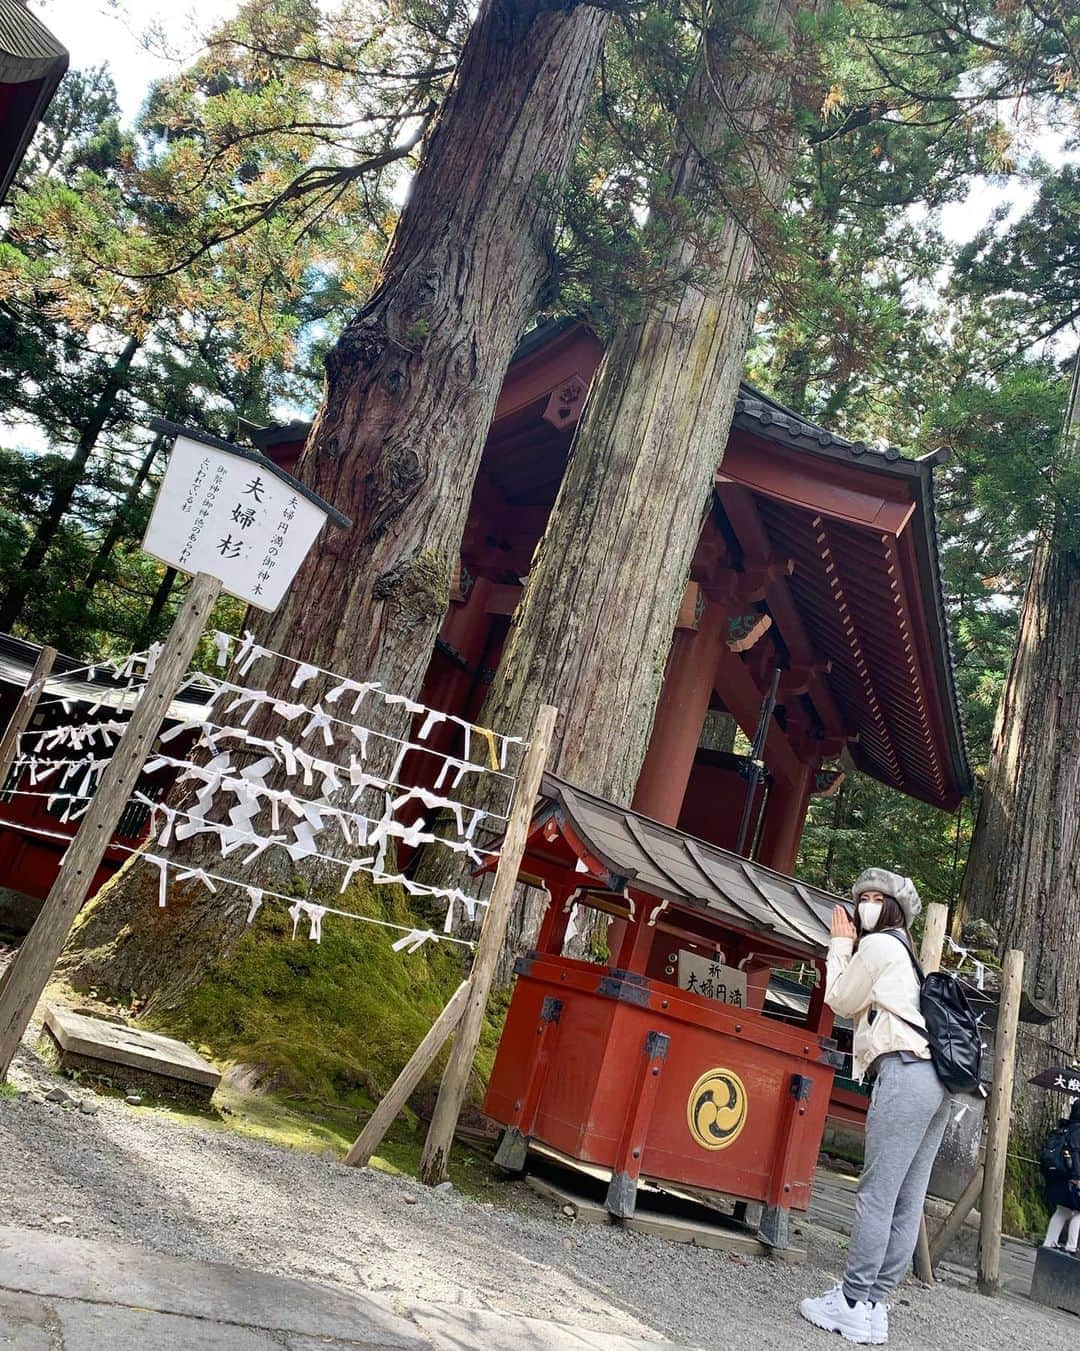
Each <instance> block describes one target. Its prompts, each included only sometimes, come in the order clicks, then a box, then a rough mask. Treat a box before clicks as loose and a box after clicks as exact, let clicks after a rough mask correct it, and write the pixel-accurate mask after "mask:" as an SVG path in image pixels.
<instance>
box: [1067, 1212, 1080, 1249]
mask: <svg viewBox="0 0 1080 1351" xmlns="http://www.w3.org/2000/svg"><path fill="white" fill-rule="evenodd" d="M1078 1243H1080V1210H1073V1211H1070V1212H1069V1234H1068V1237H1067V1238H1066V1240H1065V1250H1066V1252H1071V1253H1075V1252H1076V1247H1077V1244H1078Z"/></svg>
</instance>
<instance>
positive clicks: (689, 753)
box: [633, 604, 726, 826]
mask: <svg viewBox="0 0 1080 1351" xmlns="http://www.w3.org/2000/svg"><path fill="white" fill-rule="evenodd" d="M725 621H726V615H725V613H724V610H723V608H722V607H721V606H719V605H715V604H707V605H706V606H705V609H704V611H703V613H702V615H701V618H700V620H699V621H698V627H697V632H696V633H694V632H689V631H687V630H686V629H678V630H677V631H676V633H675V637H674V638H673V640H672V643H671V655H670V656H669V657H668V664H667V671H666V673H665V675H664V686H663V689H662V690H661V692H660V701H659V703H658V704H657V706H656V717H655V718H654V720H653V730H652V737H651V738H650V740H649V749H648V752H647V753H646V756H645V763H644V764H643V765H642V767H641V774H640V775H639V776H638V784H637V791H636V792H635V793H634V804H633V805H634V810H635V811H637V812H641V813H642V815H643V816H651V817H652V818H653V820H654V821H660V822H662V823H663V824H664V825H666V826H673V825H675V824H677V822H678V820H679V813H680V811H681V810H682V804H683V798H684V797H685V796H686V785H687V784H688V783H689V782H690V774H691V771H692V770H693V768H694V757H695V755H696V754H697V748H698V742H699V741H700V739H701V729H702V727H703V726H704V724H705V715H706V713H708V711H709V701H710V700H711V699H712V691H713V682H714V681H715V679H716V666H717V662H718V661H719V659H720V648H721V646H722V645H723V644H722V639H723V634H724V632H725V628H724V625H725Z"/></svg>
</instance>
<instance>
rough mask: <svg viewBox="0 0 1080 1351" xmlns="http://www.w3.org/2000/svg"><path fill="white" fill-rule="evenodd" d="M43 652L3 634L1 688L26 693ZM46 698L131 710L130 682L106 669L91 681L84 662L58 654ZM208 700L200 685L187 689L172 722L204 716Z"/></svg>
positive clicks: (175, 706) (176, 701)
mask: <svg viewBox="0 0 1080 1351" xmlns="http://www.w3.org/2000/svg"><path fill="white" fill-rule="evenodd" d="M40 651H41V647H40V645H39V644H38V643H28V642H27V641H26V640H25V639H23V638H16V637H15V635H14V634H12V633H0V686H3V685H10V686H13V687H14V688H15V689H17V690H24V689H25V688H26V686H27V685H28V684H29V682H30V673H31V672H32V671H33V669H34V663H35V662H36V661H37V659H38V654H39V653H40ZM45 697H52V698H59V699H71V700H76V699H78V700H80V701H82V702H84V703H85V702H89V703H91V704H94V703H100V704H101V705H102V706H103V707H105V708H118V709H130V707H131V693H130V691H129V689H128V685H127V681H125V680H118V679H115V678H114V677H113V676H112V673H111V672H110V671H109V669H108V668H107V667H104V666H103V667H99V668H98V669H97V671H96V672H95V674H94V678H93V680H91V679H90V673H89V671H88V670H87V668H86V665H85V663H81V662H78V661H76V660H75V658H74V657H67V656H65V655H64V654H63V653H60V654H58V656H57V658H56V661H55V662H54V663H53V672H52V675H51V676H50V677H49V680H48V683H47V685H46V687H45ZM209 697H210V696H209V692H208V691H207V690H204V689H201V688H199V687H197V686H196V687H192V688H189V689H186V690H184V691H183V692H182V693H181V694H179V695H178V696H177V697H176V698H175V699H174V700H173V701H172V703H171V704H170V705H169V712H168V718H169V720H170V721H175V722H184V721H187V720H188V719H193V718H200V717H203V716H205V705H206V701H207V699H208V698H209Z"/></svg>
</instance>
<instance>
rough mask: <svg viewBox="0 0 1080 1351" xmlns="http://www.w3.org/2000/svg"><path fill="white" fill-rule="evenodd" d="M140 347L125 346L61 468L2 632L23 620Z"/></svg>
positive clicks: (11, 588)
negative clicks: (27, 604) (31, 592)
mask: <svg viewBox="0 0 1080 1351" xmlns="http://www.w3.org/2000/svg"><path fill="white" fill-rule="evenodd" d="M139 346H140V340H139V338H137V337H136V336H134V335H132V337H130V338H129V339H128V340H127V342H126V343H125V344H124V347H123V350H122V351H121V352H120V355H119V356H118V357H117V358H116V360H115V361H114V362H113V365H112V367H111V369H110V370H109V374H108V376H107V377H106V379H105V383H104V385H103V386H102V388H101V393H100V394H99V395H98V398H97V402H96V403H95V404H94V406H93V408H92V409H91V410H90V413H89V415H88V416H87V419H86V422H85V423H84V424H83V428H82V431H81V432H80V434H79V440H78V442H77V443H76V446H75V450H74V453H73V454H72V456H71V458H70V459H69V460H67V461H66V462H65V463H64V464H63V465H61V467H60V469H59V471H58V472H57V475H56V478H55V481H54V483H53V491H52V497H51V498H50V500H49V505H48V507H47V508H46V510H45V513H44V515H43V516H42V517H41V519H40V520H39V521H38V524H37V528H36V530H35V531H34V537H33V539H32V540H31V541H30V545H29V547H28V548H27V550H26V553H25V554H24V555H23V557H22V561H21V562H20V564H19V567H18V570H17V571H15V572H14V573H13V574H12V577H11V580H10V581H9V582H8V586H7V590H6V591H5V592H4V596H3V599H2V600H0V629H3V630H7V629H10V628H11V626H12V624H14V623H15V621H16V619H18V617H19V612H20V611H21V610H22V607H23V602H24V601H25V600H26V597H27V596H28V595H29V593H30V588H31V587H32V586H34V585H35V584H36V580H37V572H38V569H39V568H40V567H41V565H42V563H43V562H44V560H45V555H46V554H47V553H48V552H49V546H50V545H51V544H52V542H53V540H54V539H55V538H56V532H57V531H58V530H59V529H60V522H61V521H62V520H63V519H64V516H65V515H66V513H67V511H68V509H69V508H70V506H71V503H72V501H73V500H74V497H75V494H76V492H77V491H78V488H79V484H80V483H81V482H82V477H83V471H84V470H85V469H86V464H87V461H88V460H89V459H90V456H91V455H92V454H93V452H94V447H95V446H96V445H97V442H98V437H99V436H100V435H101V433H102V431H103V430H104V427H105V424H106V423H107V422H108V420H109V417H110V416H111V414H112V411H113V409H114V407H115V406H116V400H117V397H118V396H119V394H120V391H121V390H122V389H123V388H124V384H125V382H126V381H127V377H128V372H129V371H130V370H131V363H132V362H133V361H134V359H135V354H136V352H138V350H139Z"/></svg>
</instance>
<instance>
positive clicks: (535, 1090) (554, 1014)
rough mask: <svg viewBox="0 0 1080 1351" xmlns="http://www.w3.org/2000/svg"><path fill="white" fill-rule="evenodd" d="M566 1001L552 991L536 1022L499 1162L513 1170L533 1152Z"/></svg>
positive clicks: (500, 1164) (497, 1156)
mask: <svg viewBox="0 0 1080 1351" xmlns="http://www.w3.org/2000/svg"><path fill="white" fill-rule="evenodd" d="M562 1010H563V1002H562V1000H561V999H555V998H554V997H553V996H552V995H545V996H544V1003H543V1006H542V1007H541V1009H540V1017H539V1018H538V1019H537V1023H536V1039H535V1040H534V1042H533V1045H532V1049H531V1051H530V1053H529V1067H528V1070H527V1072H526V1075H525V1087H524V1089H523V1090H522V1093H521V1097H520V1098H518V1099H517V1101H516V1102H515V1103H514V1115H513V1117H512V1119H511V1120H510V1121H509V1123H508V1124H507V1127H506V1130H505V1131H503V1137H502V1139H501V1140H500V1141H499V1148H498V1149H497V1150H496V1151H495V1163H496V1164H497V1165H498V1167H500V1168H505V1169H506V1170H507V1172H509V1173H520V1172H521V1171H522V1170H523V1169H524V1167H525V1162H526V1159H527V1158H528V1154H529V1138H530V1136H531V1133H532V1128H533V1125H534V1124H535V1122H536V1113H537V1111H538V1110H539V1108H540V1099H541V1098H542V1097H543V1094H544V1084H545V1083H546V1082H547V1077H548V1073H549V1072H550V1070H551V1065H552V1060H553V1055H552V1051H553V1049H554V1043H555V1038H556V1036H557V1035H558V1030H559V1020H560V1018H561V1017H562Z"/></svg>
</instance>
